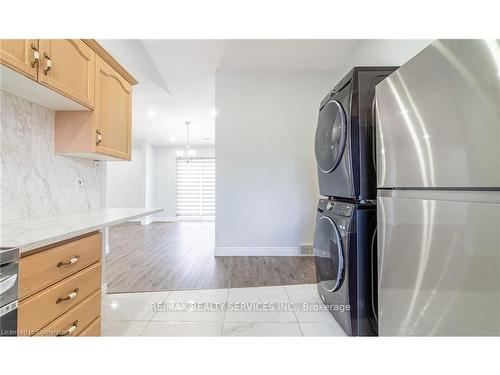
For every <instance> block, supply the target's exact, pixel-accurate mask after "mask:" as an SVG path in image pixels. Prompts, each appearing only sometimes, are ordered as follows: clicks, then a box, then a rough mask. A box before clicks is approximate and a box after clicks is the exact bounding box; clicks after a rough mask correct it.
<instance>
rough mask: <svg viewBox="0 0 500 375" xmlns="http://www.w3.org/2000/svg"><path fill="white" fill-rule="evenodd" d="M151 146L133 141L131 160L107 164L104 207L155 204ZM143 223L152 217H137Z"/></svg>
mask: <svg viewBox="0 0 500 375" xmlns="http://www.w3.org/2000/svg"><path fill="white" fill-rule="evenodd" d="M154 155H155V153H154V147H153V146H151V145H150V144H149V143H147V142H144V141H142V140H134V141H133V145H132V160H131V161H109V162H107V165H106V184H105V185H106V199H105V201H106V207H133V208H151V207H153V206H154V201H153V196H154V192H153V189H154V173H153V171H154ZM140 221H141V222H142V223H143V224H147V223H149V222H150V221H151V217H145V218H143V219H141V220H140Z"/></svg>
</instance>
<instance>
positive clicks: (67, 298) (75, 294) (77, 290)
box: [56, 288, 80, 304]
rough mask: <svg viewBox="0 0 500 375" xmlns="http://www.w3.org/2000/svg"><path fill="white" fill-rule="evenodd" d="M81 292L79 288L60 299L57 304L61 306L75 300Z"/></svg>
mask: <svg viewBox="0 0 500 375" xmlns="http://www.w3.org/2000/svg"><path fill="white" fill-rule="evenodd" d="M79 291H80V289H79V288H76V289H75V290H74V291H73V292H71V293H70V294H68V295H67V296H66V297H62V298H58V299H57V301H56V303H57V304H59V303H61V302H64V301H71V300H72V299H73V298H75V297H76V296H77V295H78V292H79Z"/></svg>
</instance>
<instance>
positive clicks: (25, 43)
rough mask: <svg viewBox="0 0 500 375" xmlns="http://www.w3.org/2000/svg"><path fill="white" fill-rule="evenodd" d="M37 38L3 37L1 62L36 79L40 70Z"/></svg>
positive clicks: (0, 43)
mask: <svg viewBox="0 0 500 375" xmlns="http://www.w3.org/2000/svg"><path fill="white" fill-rule="evenodd" d="M38 56H39V53H38V40H37V39H1V40H0V62H1V63H2V64H4V65H7V66H8V67H9V68H11V69H14V70H16V71H17V72H19V73H21V74H24V75H25V76H27V77H29V78H31V79H34V80H36V79H37V71H38V63H39V62H38Z"/></svg>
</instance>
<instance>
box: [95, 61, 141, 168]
mask: <svg viewBox="0 0 500 375" xmlns="http://www.w3.org/2000/svg"><path fill="white" fill-rule="evenodd" d="M96 73H97V74H96V100H95V110H94V112H95V116H97V118H96V119H95V120H96V121H95V122H94V124H95V127H96V129H95V134H96V143H95V150H96V152H98V153H101V154H105V155H109V156H113V157H117V158H121V159H127V160H130V155H131V154H130V150H131V131H132V111H131V108H132V86H131V84H130V83H128V82H127V81H126V80H125V79H124V78H123V77H122V76H121V75H120V74H118V73H117V72H116V70H114V69H113V68H112V67H111V66H110V65H109V64H108V63H106V62H105V61H104V60H103V59H101V58H100V57H99V56H97V61H96Z"/></svg>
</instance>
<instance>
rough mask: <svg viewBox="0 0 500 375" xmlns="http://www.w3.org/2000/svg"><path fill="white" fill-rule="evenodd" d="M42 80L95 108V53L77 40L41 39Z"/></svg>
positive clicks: (41, 81)
mask: <svg viewBox="0 0 500 375" xmlns="http://www.w3.org/2000/svg"><path fill="white" fill-rule="evenodd" d="M39 46H40V63H39V64H38V65H39V70H38V81H39V82H40V83H42V84H43V85H45V86H47V87H50V88H51V89H53V90H55V91H58V92H60V93H61V94H63V95H65V96H67V97H69V98H71V99H73V100H75V101H77V102H79V103H81V104H83V105H85V106H87V107H89V108H94V81H95V58H96V54H95V52H94V51H93V50H92V49H91V48H90V47H88V46H87V45H86V44H85V43H84V42H82V41H81V40H77V39H40V41H39Z"/></svg>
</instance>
